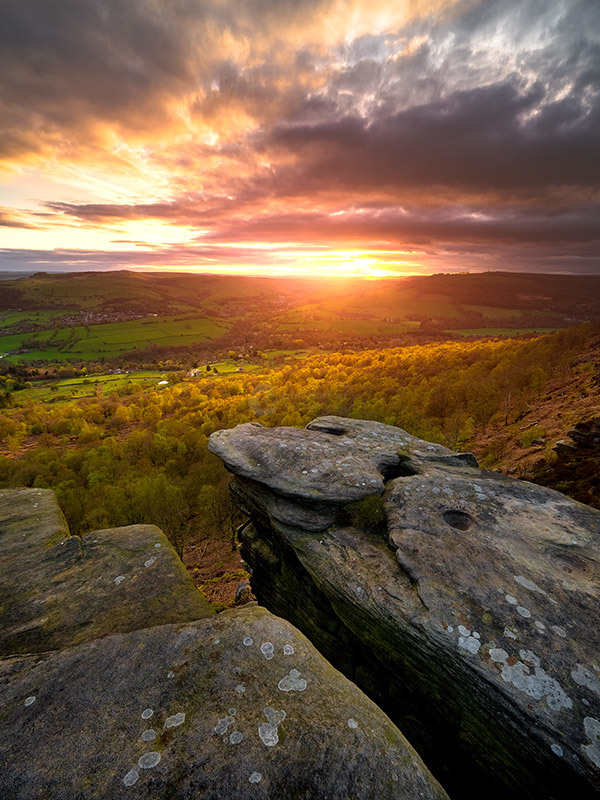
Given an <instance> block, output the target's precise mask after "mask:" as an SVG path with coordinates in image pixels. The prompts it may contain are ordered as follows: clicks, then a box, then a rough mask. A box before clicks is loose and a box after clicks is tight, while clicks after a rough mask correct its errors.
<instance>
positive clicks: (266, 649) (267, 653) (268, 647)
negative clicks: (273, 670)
mask: <svg viewBox="0 0 600 800" xmlns="http://www.w3.org/2000/svg"><path fill="white" fill-rule="evenodd" d="M260 652H261V653H262V654H263V656H264V657H265V658H266V659H267V661H270V660H271V659H272V658H273V654H274V653H275V647H274V645H273V643H272V642H263V643H262V644H261V646H260Z"/></svg>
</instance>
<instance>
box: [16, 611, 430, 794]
mask: <svg viewBox="0 0 600 800" xmlns="http://www.w3.org/2000/svg"><path fill="white" fill-rule="evenodd" d="M0 675H1V677H0V680H1V681H2V694H3V707H4V720H3V725H2V739H1V743H0V761H1V763H2V764H3V768H2V774H1V776H0V781H1V782H2V785H3V789H4V793H3V795H2V796H3V797H10V798H23V800H25V798H27V800H29V798H31V797H37V796H40V797H50V796H56V797H60V798H61V800H70V799H71V798H87V797H90V798H91V797H102V798H119V799H121V798H125V797H128V796H131V797H136V798H157V797H169V798H190V797H194V798H229V797H231V798H233V797H236V798H255V797H256V798H258V797H271V798H272V797H281V798H287V797H306V798H339V799H340V800H342V798H343V799H344V800H346V798H348V797H353V798H373V800H374V799H375V798H444V797H445V794H444V793H443V792H442V791H441V789H440V788H439V787H438V786H437V785H436V784H435V782H434V781H433V779H432V778H431V777H430V776H429V775H428V773H427V771H426V770H425V768H424V767H423V765H422V764H421V763H420V760H419V758H418V756H416V754H415V753H414V751H413V750H412V748H411V747H410V746H409V745H408V744H407V742H406V741H405V740H404V738H403V737H402V735H401V734H400V732H399V731H398V729H397V728H396V727H395V726H394V725H393V724H392V723H391V722H390V721H389V720H388V719H387V718H386V717H385V715H384V714H383V713H382V712H381V711H380V710H379V709H378V708H377V706H375V705H374V703H372V702H371V701H370V700H368V699H367V697H365V695H363V694H362V693H361V692H360V691H359V690H358V689H357V688H356V687H355V686H354V685H353V684H351V683H350V682H349V681H347V680H346V679H345V678H343V677H342V676H341V675H340V674H339V673H338V672H337V671H336V670H334V669H333V668H332V667H331V666H330V665H329V664H328V663H327V662H326V661H325V659H324V658H322V657H321V656H320V655H319V654H318V653H317V652H316V651H315V649H314V647H313V646H312V645H311V644H310V643H309V642H308V641H307V640H306V639H305V638H304V636H302V634H300V633H299V632H298V631H297V630H296V629H295V628H293V627H292V626H291V625H290V624H288V623H286V622H284V621H283V620H279V619H277V618H276V617H273V616H272V615H271V614H269V613H268V612H267V611H266V610H264V609H260V608H257V607H245V608H243V609H240V610H236V611H232V612H229V613H225V614H221V615H220V616H219V617H217V618H215V619H212V620H203V621H200V622H194V623H190V624H189V625H178V626H175V625H168V626H162V627H155V628H150V629H147V630H143V631H137V632H134V633H130V634H126V635H120V636H111V637H108V638H105V639H102V640H98V641H96V642H92V643H89V644H86V645H81V646H79V647H76V648H73V649H68V650H65V651H63V652H60V653H57V654H54V655H51V656H48V657H44V658H42V657H37V658H18V659H13V660H10V661H5V662H4V665H3V668H2V672H1V673H0ZM29 703H31V704H30V705H29Z"/></svg>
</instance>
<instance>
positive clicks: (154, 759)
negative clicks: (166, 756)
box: [138, 751, 160, 769]
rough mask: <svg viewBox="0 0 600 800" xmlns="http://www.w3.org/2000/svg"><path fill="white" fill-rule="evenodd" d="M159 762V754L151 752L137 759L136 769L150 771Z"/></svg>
mask: <svg viewBox="0 0 600 800" xmlns="http://www.w3.org/2000/svg"><path fill="white" fill-rule="evenodd" d="M159 762H160V753H157V752H156V751H151V752H150V753H144V755H143V756H140V758H139V759H138V767H139V768H140V769H152V767H155V766H156V765H157V764H158V763H159Z"/></svg>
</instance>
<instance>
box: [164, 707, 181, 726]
mask: <svg viewBox="0 0 600 800" xmlns="http://www.w3.org/2000/svg"><path fill="white" fill-rule="evenodd" d="M184 722H185V714H184V712H183V711H179V712H178V713H177V714H173V716H171V717H167V718H166V720H165V724H164V727H165V728H176V727H177V726H178V725H183V723H184Z"/></svg>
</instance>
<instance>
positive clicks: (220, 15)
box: [0, 0, 326, 157]
mask: <svg viewBox="0 0 600 800" xmlns="http://www.w3.org/2000/svg"><path fill="white" fill-rule="evenodd" d="M323 5H326V3H324V2H322V1H321V0H293V2H292V0H277V2H266V1H265V0H228V2H219V1H218V0H212V1H211V0H202V1H201V0H168V2H153V0H127V2H124V0H85V2H84V1H82V0H59V2H47V0H2V3H0V75H2V79H1V80H0V109H1V112H2V113H1V117H0V131H1V132H2V136H1V137H0V157H15V156H17V155H19V154H20V153H21V152H22V153H26V152H29V151H33V150H38V149H41V148H42V147H43V146H44V145H46V146H49V147H56V146H58V145H59V144H60V143H61V140H64V141H63V142H62V143H63V144H64V145H65V146H66V147H72V148H75V147H76V146H81V145H82V144H84V143H85V142H81V141H79V138H80V137H82V136H84V135H92V134H93V132H94V128H95V127H96V126H97V124H98V123H103V122H106V123H110V124H114V125H117V126H118V127H119V128H120V129H122V130H125V131H129V132H130V133H131V132H133V133H137V134H141V133H146V134H148V133H149V131H150V130H151V129H152V128H153V127H156V126H160V125H164V124H165V123H166V122H167V121H169V120H170V121H171V122H173V119H172V118H171V115H172V112H171V110H170V103H171V101H172V100H174V99H177V98H180V97H182V96H184V95H186V94H187V93H189V92H193V91H196V90H200V89H202V88H208V87H209V86H210V83H211V81H212V80H213V77H214V75H213V67H212V66H211V65H212V64H213V62H214V63H217V64H218V63H219V62H220V61H221V60H222V58H223V53H224V52H227V47H228V42H229V43H230V41H229V40H230V39H231V38H235V37H237V38H238V39H240V40H242V41H243V40H244V38H250V39H251V37H253V36H256V37H258V36H265V35H269V32H272V31H273V30H275V29H276V28H277V26H281V27H282V29H283V30H285V29H286V26H292V25H294V24H295V21H296V20H297V19H302V17H303V16H305V15H310V14H313V13H316V11H318V9H319V8H320V7H322V6H323ZM228 37H229V38H228ZM32 134H33V135H32Z"/></svg>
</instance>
